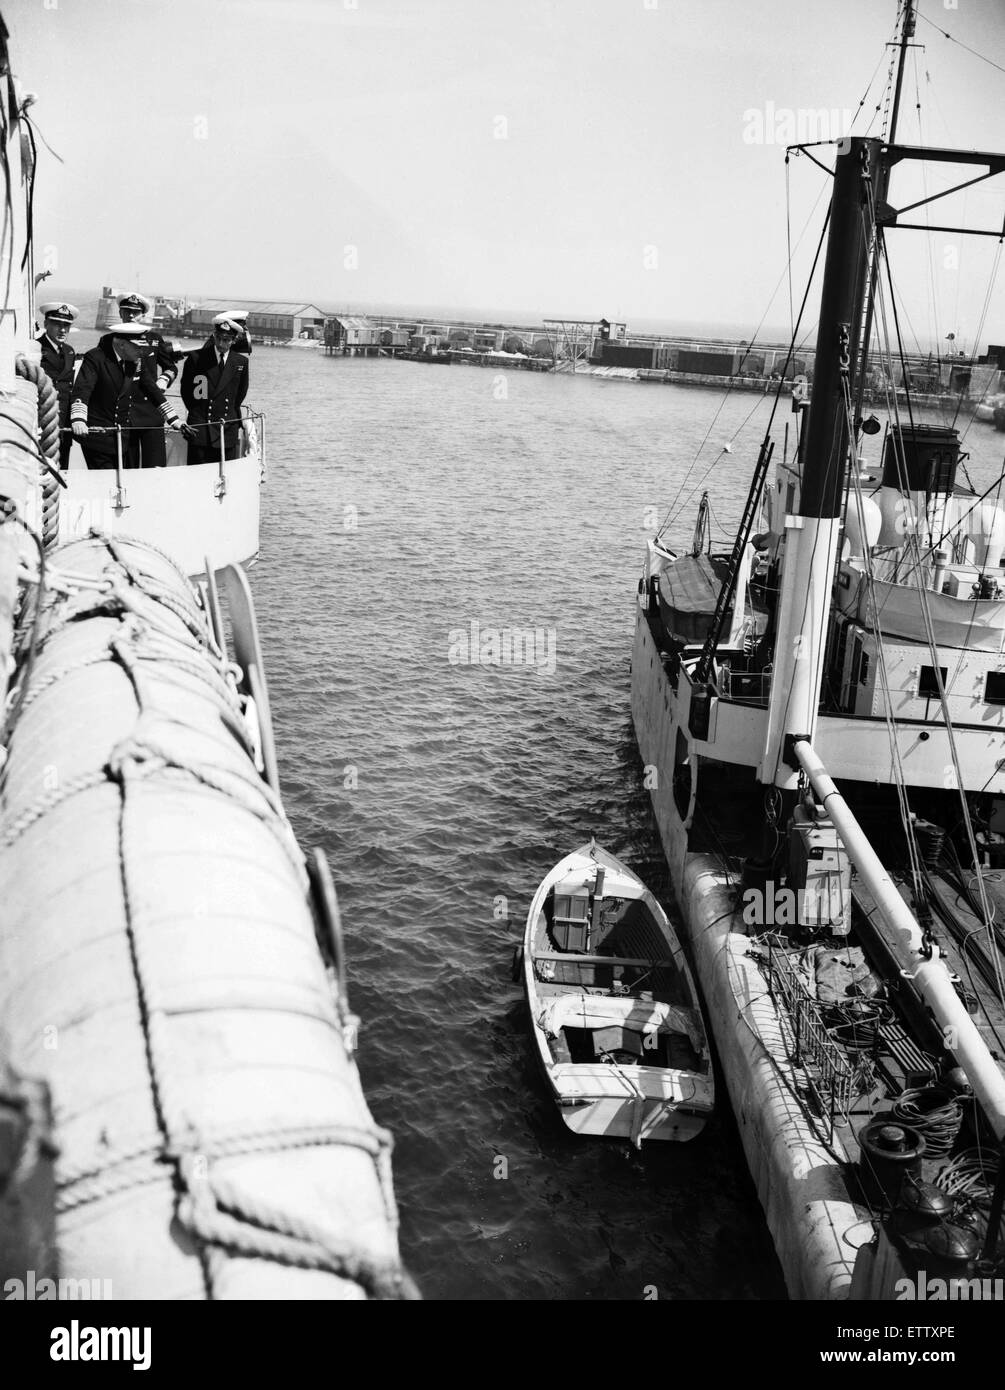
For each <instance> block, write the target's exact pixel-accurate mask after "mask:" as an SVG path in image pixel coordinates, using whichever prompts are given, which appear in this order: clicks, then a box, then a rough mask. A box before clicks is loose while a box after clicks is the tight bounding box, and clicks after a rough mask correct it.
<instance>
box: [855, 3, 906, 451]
mask: <svg viewBox="0 0 1005 1390" xmlns="http://www.w3.org/2000/svg"><path fill="white" fill-rule="evenodd" d="M914 3H915V0H905V5H904V19H903V23H902V24H901V26H900V57H899V58H898V60H897V77H896V81H895V83H894V88H893V105H892V107H891V109H890V129H889V130H888V131H887V137H886V138H887V140H888V142H889V143H890V144H891V145H892V144H894V143H895V141H896V139H897V121H898V119H899V116H900V93H901V91H902V90H903V86H904V69H905V67H906V65H907V50H908V48H909V47H910V40H911V39H912V38H913V37H914V27H915V23H914ZM889 183H890V169H889V166H888V165H886V164H883V165H881V166H880V168H879V170H878V171H877V175H876V206H877V207H882V206H885V204H886V194H887V188H888V186H889ZM880 235H881V233H878V232H877V234H876V238H875V241H874V244H873V252H872V268H871V270H870V273H869V295H868V298H867V300H866V306H865V328H864V329H863V330H862V365H861V370H860V371H859V376H858V390H857V391H856V393H855V428H856V431H857V430H858V427H859V421H860V420H861V418H862V393H863V391H864V390H865V378H866V367H867V366H868V362H869V340H870V339H871V337H872V317H873V311H874V307H875V303H876V282H877V280H878V278H879V256H880Z"/></svg>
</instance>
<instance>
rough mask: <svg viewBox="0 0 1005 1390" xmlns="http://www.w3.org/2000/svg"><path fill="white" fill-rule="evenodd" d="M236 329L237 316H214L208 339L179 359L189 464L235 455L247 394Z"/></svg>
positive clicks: (243, 356) (238, 327)
mask: <svg viewBox="0 0 1005 1390" xmlns="http://www.w3.org/2000/svg"><path fill="white" fill-rule="evenodd" d="M242 332H244V324H243V320H242V318H241V317H240V316H236V317H231V318H228V316H227V314H217V316H216V318H214V320H213V336H212V338H210V340H209V341H208V342H207V343H206V344H205V345H204V346H203V347H201V348H200V349H199V351H198V352H194V353H192V354H191V356H189V357H186V359H185V366H184V367H183V368H182V374H181V398H182V400H183V401H184V402H185V405H186V406H187V408H188V425H189V428H190V429H191V430H192V431H193V432H194V433H193V434H192V435H190V440H191V442H190V443H189V446H188V461H189V463H215V462H216V461H217V460H218V459H220V458H221V457H223V458H225V459H235V458H239V457H240V454H241V404H242V402H243V401H244V398H245V396H246V395H247V394H248V357H247V354H246V353H244V352H239V351H238V350H237V348H236V346H235V344H236V343H237V342H238V339H239V337H240V334H241V333H242ZM221 449H222V454H221Z"/></svg>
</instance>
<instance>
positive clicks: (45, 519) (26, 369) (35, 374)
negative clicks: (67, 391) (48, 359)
mask: <svg viewBox="0 0 1005 1390" xmlns="http://www.w3.org/2000/svg"><path fill="white" fill-rule="evenodd" d="M14 365H15V370H16V372H17V374H18V376H20V377H24V379H25V380H26V381H30V382H31V383H32V384H33V385H34V387H35V390H36V391H37V392H38V428H39V434H40V436H41V439H40V447H41V451H42V453H43V455H44V456H45V458H47V459H48V460H49V467H48V468H46V467H43V468H42V470H41V475H42V476H41V482H42V543H43V545H44V546H45V548H46V550H47V551H51V550H54V549H55V548H56V545H57V543H58V541H59V478H58V476H54V472H55V470H57V469H58V467H59V396H58V395H57V394H56V388H55V386H53V384H52V382H51V381H50V379H49V377H48V376H46V374H45V372H44V371H43V370H42V368H41V366H40V365H39V364H38V363H37V362H32V361H31V360H30V359H29V358H27V357H21V356H18V357H16V358H15V359H14Z"/></svg>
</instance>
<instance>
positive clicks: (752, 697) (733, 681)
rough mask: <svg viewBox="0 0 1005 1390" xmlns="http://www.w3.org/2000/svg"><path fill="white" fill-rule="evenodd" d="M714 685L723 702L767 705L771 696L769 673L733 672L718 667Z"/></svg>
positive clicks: (726, 668) (729, 669)
mask: <svg viewBox="0 0 1005 1390" xmlns="http://www.w3.org/2000/svg"><path fill="white" fill-rule="evenodd" d="M716 684H717V686H718V693H719V694H720V695H721V696H722V698H723V699H724V700H732V701H733V703H734V704H739V705H767V703H768V699H769V697H770V695H771V672H770V671H734V670H732V668H731V667H729V666H720V668H719V671H718V674H717V679H716Z"/></svg>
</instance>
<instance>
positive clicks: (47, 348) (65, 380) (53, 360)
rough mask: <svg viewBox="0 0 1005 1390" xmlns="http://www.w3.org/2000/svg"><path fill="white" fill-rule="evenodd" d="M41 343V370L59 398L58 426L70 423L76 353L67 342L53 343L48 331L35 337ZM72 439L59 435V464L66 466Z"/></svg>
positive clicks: (66, 435)
mask: <svg viewBox="0 0 1005 1390" xmlns="http://www.w3.org/2000/svg"><path fill="white" fill-rule="evenodd" d="M36 341H37V342H39V343H41V345H42V370H43V372H45V374H46V376H47V377H48V378H49V380H50V381H51V382H52V384H53V386H54V387H55V388H56V395H57V396H58V398H59V428H60V429H61V430H65V429H68V428H69V424H70V393H71V392H72V390H73V368H74V364H75V363H76V360H77V354H76V353H75V352H74V350H73V348H72V347H70V345H69V343H54V342H53V341H52V339H51V338H50V337H49V335H48V333H43V334H42V335H41V337H39V338H37V339H36ZM72 443H73V439H72V437H71V436H70V435H69V434H61V435H60V436H59V466H60V468H65V467H66V461H67V458H68V457H69V453H70V445H71V444H72Z"/></svg>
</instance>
